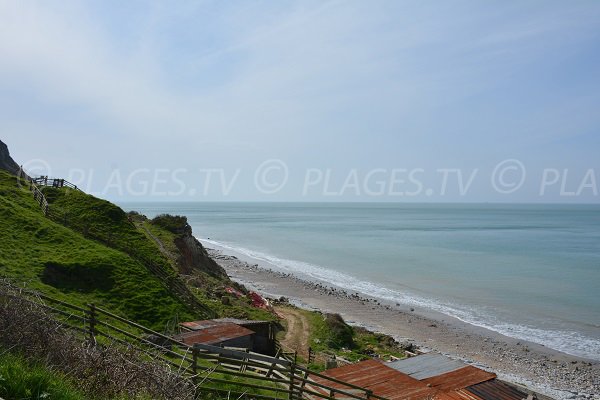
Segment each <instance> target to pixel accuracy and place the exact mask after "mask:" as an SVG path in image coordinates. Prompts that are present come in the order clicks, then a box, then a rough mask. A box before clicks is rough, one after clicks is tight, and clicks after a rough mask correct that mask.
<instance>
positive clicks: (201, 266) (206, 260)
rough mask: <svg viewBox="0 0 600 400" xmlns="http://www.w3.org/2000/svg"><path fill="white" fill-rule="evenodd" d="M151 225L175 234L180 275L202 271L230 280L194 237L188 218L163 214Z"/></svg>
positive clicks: (174, 240) (174, 241) (153, 220)
mask: <svg viewBox="0 0 600 400" xmlns="http://www.w3.org/2000/svg"><path fill="white" fill-rule="evenodd" d="M151 223H152V224H153V225H156V226H159V227H161V228H162V229H164V230H167V231H169V232H171V233H172V234H173V243H174V244H175V246H176V247H177V252H175V254H176V262H177V267H178V268H179V272H180V273H182V274H185V275H191V274H192V272H194V271H200V272H204V273H207V274H209V275H211V276H214V277H215V278H218V279H220V280H227V281H228V280H229V278H228V277H227V273H226V272H225V270H224V269H223V268H222V267H221V266H220V265H219V264H217V263H216V262H215V261H214V260H213V259H212V258H210V256H209V255H208V253H207V251H206V249H205V248H204V246H202V243H200V242H199V241H198V239H196V238H195V237H194V235H193V234H192V227H191V226H190V225H189V224H188V222H187V218H186V217H184V216H179V215H168V214H163V215H158V216H157V217H155V218H154V219H152V221H151Z"/></svg>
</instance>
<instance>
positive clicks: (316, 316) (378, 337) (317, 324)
mask: <svg viewBox="0 0 600 400" xmlns="http://www.w3.org/2000/svg"><path fill="white" fill-rule="evenodd" d="M299 311H300V312H303V313H304V314H305V315H306V318H307V320H308V321H309V324H310V346H311V347H312V349H313V350H314V351H317V352H323V353H327V354H332V355H336V356H339V357H342V358H344V359H346V360H348V361H352V362H356V361H360V360H365V359H368V358H370V357H372V356H373V355H378V356H379V357H381V358H383V359H389V358H390V357H391V356H393V357H397V358H404V357H405V354H404V351H403V350H402V348H401V347H400V345H399V344H398V343H396V342H394V340H393V339H392V338H391V337H389V336H387V335H384V334H381V333H375V332H371V331H368V330H366V329H364V328H360V327H352V328H351V331H352V344H351V345H348V346H343V345H341V343H340V341H339V338H340V327H338V326H337V323H334V324H332V323H331V319H327V318H326V317H325V315H323V314H321V313H319V312H315V311H308V310H299ZM347 327H348V328H350V327H349V326H347ZM343 336H344V335H342V337H343ZM332 339H333V340H332ZM311 369H313V370H319V369H322V366H321V365H313V366H312V368H311Z"/></svg>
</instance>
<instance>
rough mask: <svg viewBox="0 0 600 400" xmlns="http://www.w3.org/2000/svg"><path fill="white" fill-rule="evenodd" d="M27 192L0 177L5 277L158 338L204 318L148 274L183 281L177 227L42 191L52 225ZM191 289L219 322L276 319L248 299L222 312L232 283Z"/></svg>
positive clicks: (64, 192)
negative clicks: (152, 269) (157, 334)
mask: <svg viewBox="0 0 600 400" xmlns="http://www.w3.org/2000/svg"><path fill="white" fill-rule="evenodd" d="M22 186H24V187H19V185H17V178H16V177H15V176H12V175H9V174H7V173H5V172H3V171H0V220H1V221H2V223H1V224H0V276H6V277H10V278H14V279H17V280H18V281H20V282H24V283H26V284H27V286H28V287H29V288H32V289H35V290H39V291H41V292H44V293H46V294H48V295H50V296H52V297H55V298H57V299H61V300H67V301H69V302H72V303H75V304H78V305H85V304H87V303H95V304H96V305H97V306H99V307H102V308H105V309H108V310H109V311H111V312H115V313H117V314H119V315H121V316H123V317H125V318H128V319H130V320H133V321H136V322H138V323H141V324H143V325H145V326H148V327H150V328H152V329H155V330H158V331H163V328H164V327H165V326H172V325H173V324H172V322H173V321H175V320H178V321H185V320H196V319H199V318H201V316H198V315H195V314H194V313H193V312H191V311H190V310H189V308H188V307H187V306H186V305H185V304H184V303H183V302H182V301H180V299H178V298H177V297H176V296H174V295H172V294H171V293H170V292H169V291H168V290H167V289H165V288H164V286H163V284H162V282H161V281H160V280H159V279H158V278H156V277H155V276H154V275H153V274H152V273H151V272H149V270H148V268H147V267H146V266H147V265H149V264H151V265H154V266H159V267H161V269H162V270H164V271H167V272H168V273H172V275H173V276H174V277H175V276H176V275H177V273H178V272H177V266H176V258H177V256H178V254H179V250H178V249H177V246H176V245H175V243H174V240H175V238H176V237H177V236H178V234H179V233H174V232H172V230H174V229H172V228H173V227H172V226H171V225H169V224H167V225H166V226H165V227H162V226H161V224H160V223H159V224H156V223H151V221H149V220H144V219H143V218H141V217H140V216H135V215H129V214H127V213H125V212H124V211H123V210H122V209H121V208H119V207H118V206H116V205H114V204H112V203H110V202H108V201H106V200H102V199H98V198H96V197H94V196H91V195H88V194H86V193H83V192H81V191H77V190H72V189H68V188H60V189H59V188H52V187H45V188H43V192H44V193H45V195H46V198H47V199H48V202H49V203H50V210H51V212H52V214H53V218H52V219H50V218H46V217H44V216H43V214H42V212H41V209H40V207H39V205H38V204H37V203H36V202H35V201H34V200H33V198H32V194H31V192H30V191H29V190H28V189H27V188H28V184H25V183H24V184H23V185H22ZM165 220H166V221H167V222H170V221H171V220H170V219H167V218H165ZM175 222H177V221H175ZM175 230H176V229H175ZM148 232H149V233H150V234H151V235H150V234H148ZM152 236H153V237H152ZM154 238H156V239H158V240H159V241H160V242H161V243H162V246H163V248H164V249H166V252H165V251H163V252H161V249H160V247H159V245H158V244H157V243H156V242H155V239H154ZM193 281H194V284H193V285H191V286H193V289H192V290H193V292H194V293H195V294H196V295H197V297H198V299H199V300H200V301H201V302H202V303H204V304H205V305H207V306H209V307H210V308H211V309H213V310H215V311H216V312H217V314H218V315H219V316H221V317H236V318H247V319H261V320H273V319H274V318H275V317H274V316H273V315H272V314H270V313H268V312H266V311H264V310H260V309H256V308H254V307H251V306H250V305H249V304H248V302H247V301H246V300H245V299H234V298H232V299H231V300H232V301H231V305H223V304H222V303H221V296H222V293H221V292H222V289H223V288H224V287H225V286H231V285H234V284H233V283H232V282H230V281H228V280H227V279H223V278H217V277H214V276H211V275H210V274H208V273H203V272H202V271H195V272H194V277H193Z"/></svg>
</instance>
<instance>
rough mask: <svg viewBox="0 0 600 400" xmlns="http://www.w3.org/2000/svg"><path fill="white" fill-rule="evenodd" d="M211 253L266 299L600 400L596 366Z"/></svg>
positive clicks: (504, 375)
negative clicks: (283, 300) (335, 315)
mask: <svg viewBox="0 0 600 400" xmlns="http://www.w3.org/2000/svg"><path fill="white" fill-rule="evenodd" d="M209 254H210V255H211V257H213V258H214V259H215V260H216V261H217V262H218V263H219V264H220V265H221V266H223V267H224V268H225V270H226V271H227V273H228V274H229V275H230V277H231V278H232V279H233V280H235V281H237V282H240V283H242V284H244V285H245V286H246V287H248V288H249V289H252V290H256V291H257V292H259V293H261V294H262V295H264V296H266V297H268V298H273V299H277V298H279V297H281V296H283V297H286V298H288V299H289V301H290V302H291V303H293V304H295V305H297V306H300V307H303V308H307V309H312V310H319V311H321V312H330V313H339V314H340V315H342V317H343V318H344V319H345V320H346V322H348V323H349V324H351V325H358V326H363V327H365V328H367V329H369V330H372V331H377V332H381V333H384V334H387V335H390V336H392V337H393V338H394V339H396V340H397V341H399V342H412V343H414V344H415V345H417V346H418V347H419V348H421V349H423V350H424V351H437V352H441V353H443V354H445V355H448V356H450V357H453V358H458V359H461V360H463V361H465V362H467V363H470V364H473V365H475V366H477V367H480V368H483V369H486V370H489V371H492V372H495V373H496V374H497V375H498V377H499V378H501V379H504V380H507V381H510V382H513V383H517V384H521V385H524V386H526V387H528V388H530V389H532V390H534V391H537V392H539V393H542V394H545V395H548V396H550V397H553V398H556V399H592V398H594V399H597V398H600V395H598V394H599V393H600V362H598V361H594V360H592V359H586V358H581V357H577V356H573V355H569V354H566V353H562V352H559V351H556V350H552V349H550V348H547V347H545V346H542V345H539V344H535V343H532V342H527V341H524V340H517V339H514V338H510V337H507V336H504V335H501V334H499V333H496V332H493V331H491V330H488V329H485V328H480V327H477V326H474V325H470V324H467V323H464V322H462V321H459V320H458V319H455V318H452V317H449V316H447V315H444V314H441V313H436V312H432V311H429V310H426V309H418V308H414V307H409V306H406V305H401V304H399V303H389V302H385V301H382V300H379V299H375V298H369V297H367V296H365V295H361V294H358V293H352V292H348V291H345V290H342V289H340V288H335V287H331V286H325V285H323V284H321V283H315V282H310V281H307V280H303V279H299V278H298V277H296V276H294V275H292V274H289V273H282V272H279V271H274V270H272V269H271V268H269V266H268V265H259V264H257V263H256V262H255V260H252V259H245V258H244V257H240V255H239V254H236V255H233V254H229V253H228V252H227V251H226V250H225V251H224V250H223V249H209Z"/></svg>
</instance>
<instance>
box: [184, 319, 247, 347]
mask: <svg viewBox="0 0 600 400" xmlns="http://www.w3.org/2000/svg"><path fill="white" fill-rule="evenodd" d="M253 334H254V332H253V331H251V330H250V329H247V328H244V327H243V326H239V325H236V324H232V323H226V322H219V323H213V324H206V325H205V326H203V327H200V328H197V329H196V330H193V331H191V332H185V333H182V334H180V335H177V336H175V339H176V340H179V341H181V342H183V343H185V344H188V345H193V344H194V343H204V344H217V343H221V342H224V341H227V340H231V339H235V338H238V337H242V336H248V335H253Z"/></svg>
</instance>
